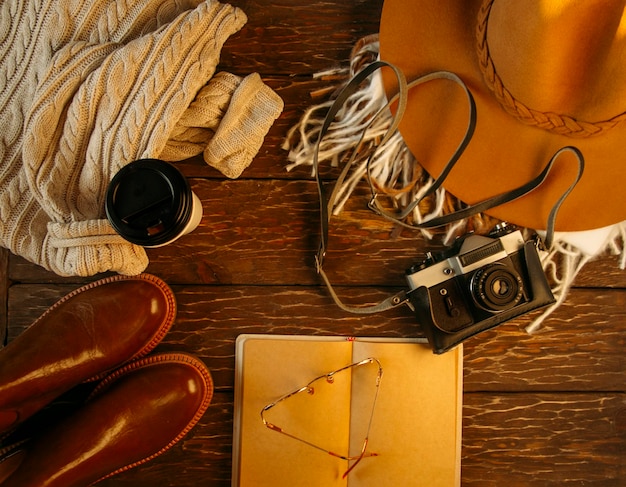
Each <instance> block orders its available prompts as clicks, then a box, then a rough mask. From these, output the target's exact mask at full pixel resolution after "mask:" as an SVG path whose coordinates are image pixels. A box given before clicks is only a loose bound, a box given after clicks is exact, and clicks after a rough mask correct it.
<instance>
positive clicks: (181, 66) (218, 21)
mask: <svg viewBox="0 0 626 487" xmlns="http://www.w3.org/2000/svg"><path fill="white" fill-rule="evenodd" d="M0 9H2V12H0V15H1V17H0V114H1V115H2V116H3V118H2V120H3V122H2V124H3V127H2V128H3V129H4V130H2V133H1V134H0V158H1V163H2V172H1V173H0V190H1V192H2V193H1V195H0V212H2V214H3V216H6V218H4V217H3V218H2V222H1V223H0V241H1V242H0V243H1V244H2V245H3V246H5V247H7V248H9V249H10V250H12V251H13V252H14V253H16V254H18V255H21V256H23V257H25V258H27V259H29V260H31V261H33V262H35V263H38V264H40V265H42V266H44V267H45V268H47V269H50V270H52V271H54V272H56V273H57V274H60V275H83V276H86V275H93V274H96V273H99V272H104V271H115V272H120V273H124V274H136V273H139V272H141V271H143V270H144V269H145V267H146V266H147V264H148V260H147V257H146V254H145V252H144V250H143V249H142V248H140V247H137V246H135V245H132V244H130V243H128V242H126V241H124V240H123V239H121V237H119V236H118V235H116V234H115V232H114V231H113V230H112V229H111V227H110V225H109V224H108V222H107V221H106V219H104V209H103V208H104V196H105V193H106V187H107V185H108V183H109V181H110V180H111V178H112V177H113V175H114V174H115V173H116V172H117V171H118V170H119V169H120V168H121V167H122V166H124V165H125V164H127V163H129V162H131V161H132V160H135V159H139V158H144V157H164V156H168V155H170V156H171V158H170V160H175V159H177V158H178V159H180V158H182V157H180V156H181V155H183V156H184V155H185V154H189V155H193V154H190V153H189V147H190V146H194V147H196V148H197V147H200V148H202V150H200V152H203V151H206V150H209V147H216V148H218V149H217V152H216V154H217V155H215V156H213V155H212V156H211V157H206V156H205V159H206V160H207V162H208V163H210V164H212V165H214V166H216V167H218V169H220V170H221V171H222V172H224V174H226V175H227V176H229V177H236V176H238V175H239V173H240V172H241V171H242V170H243V169H244V168H245V167H246V166H247V164H249V163H250V161H251V160H252V158H253V157H254V155H255V154H256V151H258V147H260V144H261V143H262V140H263V137H264V135H265V133H266V132H267V130H269V127H270V126H271V124H272V123H273V121H274V120H275V118H276V117H277V116H278V114H279V113H280V111H281V110H282V100H280V98H278V96H277V95H276V94H275V93H274V92H273V91H272V90H270V89H269V88H268V87H267V86H265V85H264V84H263V83H262V82H261V80H260V78H258V77H255V76H251V77H248V78H250V80H251V81H248V82H246V80H247V79H248V78H245V79H243V80H242V79H240V78H238V77H234V78H233V77H232V76H233V75H230V77H228V76H226V77H227V78H228V80H229V82H228V83H226V85H224V83H220V81H219V79H220V78H217V79H216V80H212V79H211V78H212V77H213V76H214V73H215V67H216V65H217V63H218V61H219V54H220V50H221V48H222V46H223V43H224V42H225V41H226V39H227V38H228V37H229V36H230V35H232V34H233V33H234V32H236V31H237V30H239V29H240V28H241V27H242V26H243V25H244V23H245V22H246V17H245V15H244V14H243V12H242V11H241V10H239V9H237V8H234V7H232V6H230V5H225V4H220V3H219V2H218V1H217V0H206V1H198V0H186V1H185V0H160V1H159V0H156V1H155V0H150V1H149V0H141V1H135V2H129V3H128V4H127V3H126V2H124V1H123V0H122V1H120V0H94V1H92V2H80V1H76V0H71V1H67V2H50V1H47V0H30V1H28V0H8V1H7V2H5V3H4V4H3V5H2V6H1V7H0ZM3 36H4V37H3ZM20 62H22V63H23V64H20ZM224 76H225V75H221V77H224ZM225 86H226V87H225ZM246 86H248V87H249V89H248V90H247V91H246V90H244V88H245V87H246ZM244 91H245V93H246V95H245V99H243V100H240V101H237V100H239V99H240V98H241V97H238V96H237V93H238V92H239V93H241V92H244ZM16 94H17V95H18V96H15V95H16ZM11 95H12V96H11ZM216 100H221V101H220V102H219V103H216ZM234 107H237V108H236V109H234ZM190 110H191V111H190ZM194 111H195V113H198V112H202V111H204V112H210V113H212V116H211V117H208V118H209V119H205V120H201V121H200V122H196V123H189V122H190V118H191V116H192V114H193V113H194ZM235 111H236V112H237V113H243V114H245V115H244V117H243V119H242V121H241V126H245V125H244V124H243V122H244V121H245V120H254V121H255V122H256V123H257V124H255V127H256V130H255V131H252V132H250V131H248V132H246V131H245V130H244V132H243V136H240V134H239V133H237V130H236V128H237V127H236V128H235V130H233V128H230V129H229V130H228V131H227V133H226V134H225V135H223V136H222V135H220V134H221V132H224V130H221V129H220V125H221V120H222V119H224V120H225V121H228V119H229V118H232V115H231V116H229V113H230V112H233V113H234V112H235ZM205 118H206V117H205ZM238 124H239V122H238V123H237V124H236V125H238ZM198 130H200V131H201V132H202V131H203V130H204V132H202V133H199V132H198ZM207 130H208V132H207ZM233 133H235V135H237V136H239V138H238V140H239V145H237V144H235V146H234V147H230V146H228V144H226V143H225V142H224V141H223V140H222V139H228V142H232V140H234V138H233V137H231V135H229V134H233ZM249 142H252V143H251V144H250V143H249ZM175 147H178V149H181V148H182V149H184V150H183V151H182V152H180V150H179V152H178V154H176V153H175V152H176V151H175V150H173V148H175ZM242 147H243V148H244V149H245V150H243V154H242ZM195 150H196V152H197V153H198V151H197V149H195ZM185 151H186V152H185ZM176 155H178V156H179V157H175V156H176ZM220 164H221V166H220Z"/></svg>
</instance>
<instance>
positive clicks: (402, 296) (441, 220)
mask: <svg viewBox="0 0 626 487" xmlns="http://www.w3.org/2000/svg"><path fill="white" fill-rule="evenodd" d="M383 67H387V68H390V69H391V70H392V71H393V73H394V75H395V77H396V80H397V82H398V93H397V94H396V95H395V96H393V97H392V98H390V99H389V100H388V102H387V104H385V106H383V107H382V108H381V109H380V110H379V111H378V112H377V113H376V114H375V115H374V116H373V117H372V119H371V121H370V123H369V124H368V126H367V127H365V129H364V130H363V132H362V134H361V138H360V139H359V141H358V142H357V143H356V144H355V147H359V146H360V145H361V142H362V141H363V139H364V137H365V134H366V133H367V131H368V129H369V127H370V126H371V125H372V124H373V123H374V121H375V120H376V119H377V118H378V117H379V116H380V115H381V114H383V113H388V111H389V110H390V108H391V106H392V105H394V104H396V103H397V106H396V110H395V113H394V114H393V116H392V118H391V121H390V124H389V127H388V129H387V131H386V132H385V134H384V136H383V137H382V139H381V141H380V143H379V144H378V145H377V147H376V148H375V149H374V150H373V151H372V152H371V153H370V154H369V156H368V158H367V161H366V174H367V180H368V184H369V187H370V191H371V195H372V196H371V199H370V201H369V203H368V207H369V208H370V209H371V210H372V211H374V212H375V213H376V214H377V215H379V216H381V217H383V218H385V219H387V220H389V221H392V222H394V223H395V224H397V225H401V226H403V227H407V228H411V229H429V228H435V227H440V226H444V225H447V224H449V223H452V222H455V221H458V220H461V219H464V218H467V217H470V216H472V215H475V214H478V213H481V212H484V211H486V210H488V209H490V208H493V207H496V206H499V205H502V204H504V203H508V202H510V201H513V200H515V199H517V198H519V197H521V196H524V195H525V194H527V193H530V192H531V191H532V190H534V189H535V188H537V187H538V186H540V185H541V184H542V183H543V182H544V181H545V180H546V178H547V176H548V174H549V173H550V171H551V170H552V168H553V166H554V163H555V161H556V160H557V159H558V158H559V156H560V155H561V154H563V153H564V152H572V153H573V154H574V155H575V157H576V159H577V161H578V173H577V176H576V178H575V180H574V182H573V183H572V184H571V185H570V186H569V187H568V188H567V190H566V191H565V192H564V193H563V194H562V195H561V197H560V198H559V199H558V200H557V201H556V203H555V204H554V206H553V207H552V209H551V211H550V214H549V215H548V222H547V226H546V238H545V244H546V246H547V247H548V248H549V247H550V246H551V245H552V240H553V236H554V225H555V222H556V216H557V213H558V210H559V208H560V207H561V205H562V204H563V202H564V201H565V199H566V198H567V196H568V195H569V194H570V193H571V191H572V190H573V189H574V187H575V186H576V184H577V183H578V181H579V180H580V178H581V177H582V174H583V171H584V158H583V155H582V153H581V152H580V150H579V149H578V148H576V147H574V146H566V147H563V148H561V149H559V150H558V151H557V152H556V153H555V154H554V155H553V156H552V158H551V159H550V161H549V162H548V164H546V166H545V167H544V168H543V170H542V171H541V172H540V173H539V175H537V176H536V177H535V178H533V179H532V180H531V181H529V182H527V183H525V184H523V185H521V186H519V187H518V188H515V189H513V190H511V191H507V192H505V193H501V194H499V195H496V196H493V197H491V198H488V199H486V200H483V201H481V202H479V203H476V204H474V205H471V206H467V207H465V208H462V209H460V210H457V211H454V212H451V213H448V214H445V215H442V216H439V217H435V218H431V219H430V220H427V221H424V222H420V223H407V222H406V221H404V220H405V219H406V218H407V217H408V216H409V215H410V214H411V213H412V212H413V210H414V209H415V208H416V207H417V205H419V203H420V202H421V201H423V200H424V199H425V198H427V197H428V196H430V195H432V194H433V193H434V192H435V191H436V190H437V189H439V188H440V187H441V186H442V184H443V182H444V180H445V179H446V177H447V176H448V174H449V173H450V171H451V170H452V168H453V167H454V166H455V164H456V163H457V161H458V160H459V158H460V157H461V155H462V154H463V152H464V150H465V148H466V147H467V145H468V144H469V142H470V140H471V138H472V136H473V134H474V130H475V128H476V103H475V101H474V97H473V96H472V93H471V92H470V90H469V88H468V87H467V86H466V85H465V83H464V82H463V80H461V78H460V77H459V76H457V75H456V74H454V73H452V72H449V71H436V72H432V73H429V74H426V75H424V76H421V77H419V78H416V79H415V80H413V81H411V82H410V83H408V82H407V80H406V77H405V76H404V73H403V72H402V71H401V70H400V69H399V68H397V67H396V66H394V65H393V64H391V63H387V62H385V61H375V62H373V63H371V64H369V65H368V66H366V67H365V68H363V70H361V71H360V72H359V73H357V74H356V75H355V76H354V77H353V78H352V79H351V80H350V81H349V82H348V84H347V85H346V86H345V87H344V88H343V89H342V90H341V91H340V92H339V94H338V95H337V98H336V99H335V100H334V102H333V104H332V105H331V107H330V109H329V111H328V113H327V114H326V117H325V118H324V122H323V123H322V126H321V128H320V132H319V134H318V138H317V142H316V145H315V149H314V152H313V168H314V174H315V179H316V182H317V188H318V193H319V203H320V244H319V248H318V251H317V254H316V257H315V261H316V267H317V272H318V273H319V274H320V275H321V276H322V279H323V280H324V282H325V283H326V286H327V288H328V290H329V292H330V294H331V296H332V298H333V300H334V301H335V303H336V304H337V305H338V306H339V307H340V308H342V309H343V310H345V311H348V312H351V313H358V314H371V313H377V312H380V311H384V310H387V309H390V308H393V307H396V306H399V305H401V304H404V303H408V298H407V296H406V292H405V291H402V292H400V293H398V294H395V295H393V296H390V297H388V298H387V299H385V300H383V301H381V302H380V303H378V304H375V305H370V306H358V307H354V306H347V305H345V304H344V303H343V302H342V301H341V299H339V297H338V295H337V294H336V292H335V291H334V289H333V286H332V284H331V282H330V280H329V278H328V276H327V275H326V273H325V272H324V270H323V263H324V258H325V256H326V251H327V248H328V233H329V231H328V228H329V222H330V218H331V216H332V214H333V210H334V207H335V202H336V199H337V192H338V189H339V188H340V187H341V184H342V183H343V181H344V180H345V178H346V176H347V174H348V172H349V170H350V168H351V167H352V166H353V163H354V161H355V159H356V157H357V153H358V151H357V150H353V151H352V154H351V156H350V158H349V160H348V161H347V162H346V164H345V165H344V167H343V169H342V170H341V172H340V174H339V176H338V177H337V180H336V181H335V184H334V187H333V190H332V192H331V193H330V195H328V196H327V195H326V190H325V188H324V185H323V182H322V179H321V176H320V173H319V160H318V159H319V148H320V143H321V141H322V139H323V138H324V136H325V135H326V133H327V132H328V129H329V127H330V126H331V124H332V122H333V120H334V118H335V116H336V115H337V113H338V112H339V110H340V109H341V107H342V106H343V105H344V104H345V103H346V101H347V100H348V98H349V97H350V96H351V95H352V94H354V93H355V92H356V91H357V89H358V87H359V85H360V84H361V83H362V82H363V81H365V80H366V79H367V78H368V77H369V76H371V75H372V74H373V73H374V72H376V71H377V70H379V69H381V68H383ZM434 80H444V81H451V82H453V83H456V84H457V85H458V86H460V87H461V89H462V90H463V92H464V93H465V95H466V99H467V103H468V122H467V127H466V131H465V134H464V136H463V138H462V139H461V142H460V143H459V145H458V146H457V148H456V150H455V151H454V153H453V154H452V156H451V157H450V159H449V160H448V162H447V163H446V165H445V166H444V168H443V170H442V172H441V174H440V175H439V176H438V177H437V178H436V179H434V180H433V182H432V183H431V185H430V186H429V187H428V189H427V190H426V191H425V192H424V193H423V194H422V195H421V197H420V198H418V199H416V200H414V201H413V202H411V203H410V204H409V205H408V206H407V207H406V208H405V209H404V210H402V211H401V212H397V213H391V212H389V211H387V210H386V209H385V208H384V207H383V206H382V205H381V204H380V201H379V200H378V197H379V194H378V192H377V191H376V189H375V185H374V182H373V178H372V177H371V161H372V160H373V159H374V157H375V156H376V154H377V152H378V151H379V150H380V149H381V148H384V146H385V143H386V142H387V141H388V140H389V139H390V138H391V137H392V136H393V135H394V134H395V132H396V131H397V130H398V126H399V124H400V121H401V120H402V117H403V115H404V112H405V110H406V106H407V103H408V92H409V90H411V89H413V88H415V87H417V86H419V85H421V84H424V83H428V82H430V81H434Z"/></svg>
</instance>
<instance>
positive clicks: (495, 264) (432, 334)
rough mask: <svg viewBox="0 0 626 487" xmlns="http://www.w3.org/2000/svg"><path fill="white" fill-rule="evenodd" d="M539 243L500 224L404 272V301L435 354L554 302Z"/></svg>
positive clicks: (467, 237)
mask: <svg viewBox="0 0 626 487" xmlns="http://www.w3.org/2000/svg"><path fill="white" fill-rule="evenodd" d="M537 245H538V242H537V241H535V240H529V241H525V240H524V238H523V237H522V234H521V232H520V231H519V230H516V229H515V228H514V227H509V226H507V225H502V226H499V227H497V228H496V229H495V230H494V231H493V232H492V233H491V234H490V235H489V236H488V237H483V236H479V235H468V236H465V237H463V238H461V239H459V241H458V242H457V244H456V245H455V246H454V247H453V248H452V249H450V250H448V251H445V252H442V253H441V254H437V255H433V254H428V256H427V258H426V260H424V261H423V262H421V263H419V264H417V265H414V266H412V267H411V268H409V269H408V270H407V271H406V278H407V281H408V284H409V292H408V298H409V303H410V305H411V307H412V308H413V309H414V311H415V314H416V316H417V319H418V321H419V323H420V325H421V326H422V329H423V331H424V333H425V334H426V336H427V338H428V341H429V342H430V344H431V346H432V347H433V350H434V352H435V353H443V352H445V351H447V350H449V349H451V348H452V347H454V346H455V345H457V344H458V343H460V342H461V341H463V340H465V339H466V338H469V337H471V336H473V335H476V334H477V333H480V332H482V331H485V330H488V329H490V328H493V327H494V326H496V325H499V324H500V323H503V322H504V321H507V320H510V319H512V318H515V317H516V316H520V315H522V314H524V313H527V312H529V311H532V310H535V309H538V308H541V307H543V306H546V305H549V304H551V303H554V301H555V299H554V296H553V295H552V291H551V290H550V286H549V284H548V281H547V278H546V276H545V274H544V272H543V269H542V267H541V262H540V260H539V255H538V253H537Z"/></svg>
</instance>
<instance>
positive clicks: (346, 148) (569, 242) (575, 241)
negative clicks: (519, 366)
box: [284, 36, 626, 333]
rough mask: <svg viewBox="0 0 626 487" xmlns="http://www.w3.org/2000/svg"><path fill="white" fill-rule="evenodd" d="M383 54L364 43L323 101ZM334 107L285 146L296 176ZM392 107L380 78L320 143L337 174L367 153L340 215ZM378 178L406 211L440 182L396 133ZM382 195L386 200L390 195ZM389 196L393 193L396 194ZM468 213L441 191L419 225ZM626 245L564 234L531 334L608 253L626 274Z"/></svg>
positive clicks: (547, 256)
mask: <svg viewBox="0 0 626 487" xmlns="http://www.w3.org/2000/svg"><path fill="white" fill-rule="evenodd" d="M378 49H379V45H378V37H377V36H370V37H367V38H364V39H362V40H361V41H360V42H359V43H358V44H357V45H356V46H355V48H354V50H353V52H352V55H351V59H350V65H349V67H346V68H338V69H333V70H329V71H328V72H323V73H319V75H318V76H319V77H320V78H322V79H328V80H330V82H331V84H332V83H333V82H334V84H335V86H331V87H329V89H328V90H324V93H322V94H325V93H330V92H335V93H336V92H338V91H339V90H340V89H341V88H342V87H343V86H345V85H346V84H347V83H348V81H349V80H350V79H351V78H352V77H354V76H355V75H356V74H357V73H358V72H360V71H361V69H362V68H363V67H364V66H366V65H367V64H369V63H371V62H373V61H375V60H376V59H377V57H378ZM332 103H333V100H332V99H331V100H329V101H319V102H318V103H317V104H315V105H313V106H312V107H310V108H309V109H308V110H307V111H306V112H305V114H304V115H303V116H302V118H301V120H300V122H299V123H298V124H297V125H296V126H294V127H293V128H292V129H291V131H290V133H289V134H288V136H287V140H286V141H285V145H284V148H285V149H286V150H289V156H288V158H289V161H290V165H288V166H287V169H288V170H289V169H292V168H293V167H295V166H299V165H303V164H305V165H307V164H308V165H312V164H313V154H314V151H315V148H316V142H317V139H318V135H319V133H320V131H321V129H322V125H323V122H324V117H325V115H326V112H327V111H328V110H329V108H330V106H331V105H332ZM386 103H387V99H386V96H385V93H384V90H383V86H382V80H381V79H380V77H376V76H371V77H370V78H368V79H367V80H366V81H365V82H364V83H363V85H362V86H361V88H360V89H359V90H358V91H357V92H355V93H354V94H352V95H351V96H350V97H349V98H348V100H347V101H346V103H345V104H344V106H343V107H342V108H341V109H340V110H339V112H338V113H337V116H336V117H335V121H334V123H333V124H332V125H331V126H330V129H329V130H328V132H327V134H326V136H325V137H324V139H323V140H322V141H321V143H320V147H319V159H318V160H319V163H320V164H324V163H327V164H331V165H334V166H337V165H340V164H341V163H342V162H343V161H346V160H348V155H349V154H351V153H352V151H353V150H355V149H356V150H357V151H359V152H360V153H362V156H360V157H359V156H357V157H356V158H355V160H354V164H353V166H354V167H353V168H352V169H351V172H350V173H349V174H348V176H347V177H346V178H345V180H344V181H343V184H342V185H341V187H340V188H338V193H337V197H336V203H335V207H334V208H335V209H334V212H335V213H339V212H341V210H342V208H343V206H344V205H345V202H346V201H347V200H348V198H349V197H350V195H351V194H352V192H353V191H354V189H355V187H356V186H357V185H358V184H359V183H360V182H362V181H363V180H364V178H365V177H366V171H367V158H368V156H369V154H370V153H371V150H372V148H374V147H376V146H377V145H378V142H379V140H380V139H381V138H382V137H383V135H384V134H385V133H386V131H387V128H388V127H389V123H390V120H391V114H390V113H388V114H386V115H385V114H383V115H379V116H378V117H375V115H376V114H378V113H379V111H380V110H382V109H384V107H385V105H386ZM364 134H365V135H364ZM362 135H364V136H363V139H361V136H362ZM357 145H358V147H357ZM370 175H371V178H372V180H373V181H374V184H375V185H376V187H377V188H393V190H394V191H395V193H393V196H394V197H395V198H396V200H397V202H398V206H399V207H401V208H403V207H406V206H407V204H408V203H409V202H411V201H413V200H420V199H421V196H422V195H423V194H424V193H425V192H426V191H427V190H428V188H429V186H430V184H431V183H432V179H431V178H430V176H429V175H428V174H427V173H426V172H425V171H423V170H422V169H421V167H420V165H419V164H418V162H417V161H416V160H415V159H414V158H413V156H412V155H411V153H410V152H409V150H408V149H407V147H406V145H405V144H404V142H403V140H402V138H401V136H400V135H399V133H396V134H395V135H394V136H393V137H392V138H391V139H390V140H389V141H388V142H387V144H386V145H385V146H384V148H383V149H380V150H379V151H378V152H377V154H376V157H375V158H373V159H372V160H371V161H370ZM397 188H401V189H399V190H398V189H397ZM381 191H382V192H385V190H384V189H382V190H381ZM387 192H388V193H389V191H388V190H387ZM461 206H462V204H461V203H460V202H459V201H458V200H457V199H456V198H454V196H452V195H451V194H449V193H446V191H445V190H444V189H443V188H439V189H438V190H437V191H436V192H435V194H434V195H433V196H432V197H428V198H425V199H424V200H423V201H422V202H421V203H420V205H418V207H416V208H415V210H414V211H413V213H412V214H411V217H412V218H413V220H414V221H415V222H418V223H419V222H423V221H427V220H429V219H431V218H433V217H437V216H441V215H443V214H446V213H450V212H452V211H454V210H457V209H459V208H460V207H461ZM498 223H500V222H499V221H497V220H494V219H493V218H491V217H489V216H487V215H484V214H478V215H476V216H474V217H471V218H468V219H464V220H460V221H457V222H455V223H453V224H450V225H448V226H447V227H445V228H443V229H442V230H441V233H442V234H443V241H444V243H451V242H452V240H453V239H454V238H455V237H458V236H460V235H463V234H466V233H468V232H470V231H473V232H476V233H479V234H480V233H483V234H484V233H487V232H489V231H490V230H491V229H492V228H493V227H494V226H495V225H496V224H498ZM421 232H422V234H423V235H424V236H425V237H426V238H428V239H431V238H432V237H433V236H434V235H433V233H432V232H431V231H427V230H422V231H421ZM539 233H541V232H539ZM624 242H626V222H622V223H618V224H615V225H612V226H610V227H606V228H601V229H598V230H591V231H587V232H563V233H559V232H557V233H556V234H555V236H554V241H553V244H552V247H551V248H550V249H549V251H547V252H544V253H543V255H542V263H543V267H544V270H545V272H546V274H547V275H548V277H549V278H550V280H551V282H552V291H553V293H554V295H555V298H556V302H555V303H554V304H553V305H552V306H550V307H549V308H547V309H546V310H545V311H544V312H543V313H542V314H541V315H539V316H538V317H537V318H535V320H534V321H533V322H532V323H531V324H530V325H529V326H528V327H527V331H528V332H529V333H531V332H533V331H535V330H537V329H538V328H539V327H540V326H541V323H543V322H544V321H545V319H546V318H547V317H548V316H549V315H550V314H552V313H553V312H554V311H555V310H556V309H557V308H558V307H559V306H560V305H561V304H562V303H563V301H564V300H565V298H566V297H567V294H568V292H569V290H570V288H571V286H572V284H573V282H574V279H575V277H576V276H577V275H578V273H579V272H580V270H581V269H582V268H583V267H584V266H585V265H586V264H587V263H588V262H589V261H590V260H592V259H593V258H595V257H597V256H599V255H601V254H604V253H611V254H614V255H620V263H619V265H620V268H621V269H624V268H625V267H626V248H625V245H624Z"/></svg>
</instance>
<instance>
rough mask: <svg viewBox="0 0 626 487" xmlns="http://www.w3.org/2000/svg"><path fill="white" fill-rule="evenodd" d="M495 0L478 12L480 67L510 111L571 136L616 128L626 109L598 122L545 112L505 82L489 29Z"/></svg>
mask: <svg viewBox="0 0 626 487" xmlns="http://www.w3.org/2000/svg"><path fill="white" fill-rule="evenodd" d="M494 1H495V0H485V1H484V2H483V3H482V5H481V7H480V9H479V11H478V22H477V24H476V50H477V54H478V60H479V63H478V64H479V67H480V70H481V72H482V74H483V79H484V81H485V84H486V85H487V87H488V88H489V89H490V90H491V91H492V92H493V94H494V97H495V98H496V100H497V101H498V102H499V103H500V105H501V106H502V108H504V110H506V112H507V113H509V114H510V115H512V116H513V117H515V118H516V119H518V120H519V121H520V122H522V123H525V124H527V125H532V126H536V127H539V128H541V129H543V130H547V131H549V132H553V133H555V134H559V135H565V136H567V137H577V138H583V137H592V136H595V135H600V134H602V133H604V132H606V131H607V130H610V129H611V128H613V127H615V126H616V125H618V124H619V123H621V122H623V121H624V119H626V112H624V113H621V114H619V115H616V116H615V117H612V118H610V119H608V120H602V121H597V122H592V121H587V120H580V119H577V118H575V117H573V116H569V115H565V114H559V113H554V112H542V111H540V110H535V109H533V108H530V107H528V106H527V105H525V104H524V103H522V102H521V101H519V100H518V99H516V98H515V96H514V95H513V94H512V93H511V92H510V91H509V90H508V89H507V88H506V86H505V85H504V82H503V81H502V79H501V78H500V76H499V75H498V72H497V71H496V67H495V64H494V62H493V59H492V58H491V54H490V52H489V43H488V41H487V30H488V24H489V14H490V13H491V7H492V6H493V2H494Z"/></svg>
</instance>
